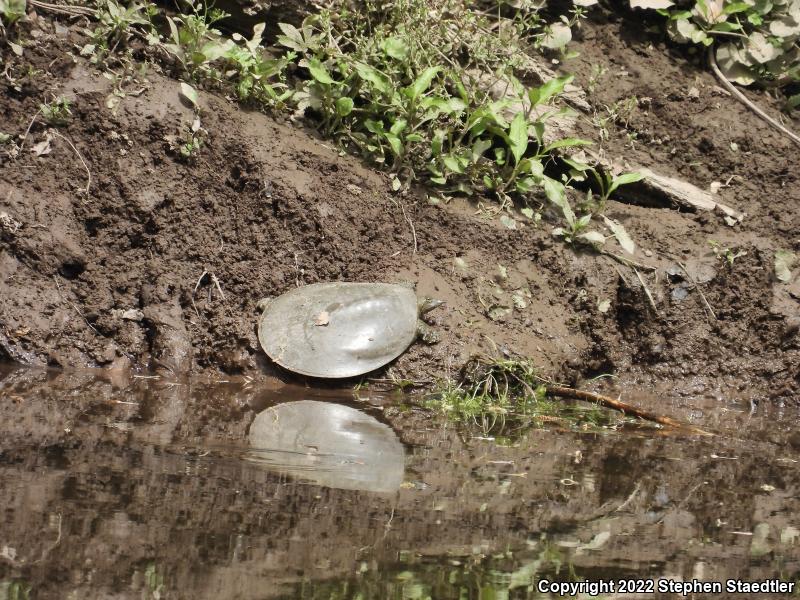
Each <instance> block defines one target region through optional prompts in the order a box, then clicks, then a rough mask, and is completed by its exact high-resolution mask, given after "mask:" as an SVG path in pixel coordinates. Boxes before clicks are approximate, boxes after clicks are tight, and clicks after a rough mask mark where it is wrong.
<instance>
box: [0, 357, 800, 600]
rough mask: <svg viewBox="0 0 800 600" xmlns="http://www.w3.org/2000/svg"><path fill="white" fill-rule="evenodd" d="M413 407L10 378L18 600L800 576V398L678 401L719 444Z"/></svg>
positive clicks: (8, 517) (26, 374)
mask: <svg viewBox="0 0 800 600" xmlns="http://www.w3.org/2000/svg"><path fill="white" fill-rule="evenodd" d="M402 400H403V399H402V398H401V397H398V396H380V395H371V394H369V393H367V392H364V391H362V392H360V395H359V397H358V398H356V397H354V396H353V394H352V393H349V392H335V391H319V390H317V391H315V390H309V389H303V388H283V389H281V390H277V391H275V390H267V389H264V388H263V386H262V385H256V384H255V383H251V384H247V383H246V382H243V381H240V382H213V381H207V380H205V381H192V382H183V383H176V382H169V381H166V380H163V379H143V378H139V379H129V378H126V377H122V376H112V375H110V374H109V373H97V372H81V373H54V372H45V371H30V370H14V371H11V370H5V371H0V411H2V421H0V433H1V434H2V436H0V506H2V516H0V600H5V599H6V598H47V599H49V598H59V599H64V598H67V599H78V598H81V599H83V598H92V599H94V598H98V599H102V598H115V599H128V598H130V599H133V598H136V599H142V598H154V599H155V598H187V599H189V598H191V599H205V598H214V599H234V598H237V599H239V598H241V599H254V600H255V599H266V598H309V599H311V598H313V599H326V600H327V599H332V598H341V599H356V598H362V599H371V598H379V599H383V598H391V599H395V598H397V599H416V598H420V599H422V598H437V599H438V598H443V599H450V598H454V599H455V598H459V599H461V598H476V599H478V598H479V599H496V598H548V597H555V596H553V595H552V594H548V593H542V592H540V591H538V587H539V585H540V583H541V581H543V580H545V579H547V580H551V581H561V582H570V581H572V582H577V581H581V580H585V581H589V582H598V581H601V580H603V581H617V580H620V579H626V580H628V579H644V580H645V582H644V583H640V584H638V586H639V587H640V588H641V589H647V587H648V586H649V585H651V584H649V583H648V582H650V581H652V582H654V583H653V584H652V585H653V587H654V589H656V590H657V589H658V585H659V583H658V581H659V578H661V579H663V580H664V581H669V580H672V581H683V580H689V581H690V580H692V578H696V579H698V580H703V581H709V582H711V581H719V582H722V586H723V589H724V588H725V585H726V582H727V581H728V580H734V579H741V580H746V581H752V580H764V579H773V578H776V579H780V580H782V581H785V582H795V581H797V580H799V579H800V550H798V544H800V510H798V509H799V508H800V506H799V505H800V500H798V498H799V497H800V471H798V462H797V460H798V457H797V450H796V448H797V446H798V445H800V440H798V439H797V436H796V434H794V432H795V423H796V422H797V417H798V414H797V411H796V409H791V410H790V409H779V408H776V407H758V408H756V409H755V411H752V412H751V407H750V406H749V404H745V403H736V402H732V403H728V404H724V405H722V407H720V406H719V405H717V406H713V405H711V404H710V403H708V402H706V403H705V404H702V403H698V404H695V405H694V406H693V408H692V409H691V410H689V409H688V408H686V407H684V409H681V408H680V406H676V405H675V403H672V404H670V405H669V407H668V408H670V409H671V410H672V413H671V414H673V415H675V414H680V415H682V416H683V417H684V418H692V419H693V422H694V423H695V424H697V425H701V426H704V427H707V428H709V429H714V430H715V431H717V432H719V433H720V435H718V436H715V437H696V436H685V435H676V434H674V433H669V432H665V431H663V430H662V431H658V430H655V429H652V428H648V427H637V428H630V427H626V428H623V429H608V430H602V431H597V432H592V433H576V432H569V431H562V430H560V429H549V430H548V429H535V430H531V431H528V432H527V433H525V434H524V435H520V436H518V437H516V438H515V440H514V442H513V443H509V442H508V441H506V442H502V443H501V442H500V441H498V440H491V439H480V438H479V437H475V436H474V435H470V434H469V433H467V432H464V431H459V430H457V429H456V428H455V427H454V426H452V425H450V424H447V423H446V422H443V421H441V420H439V419H437V418H435V417H434V415H432V414H430V413H428V412H423V411H420V410H412V409H410V408H408V407H407V406H404V405H402V404H400V402H402ZM652 401H653V402H657V399H655V398H653V399H652ZM320 403H324V404H320ZM681 403H682V404H685V405H690V404H691V403H690V402H688V401H686V402H683V401H682V402H679V403H678V404H681ZM648 408H651V409H652V408H653V406H648ZM676 411H677V413H676ZM306 414H308V415H309V416H308V417H306ZM258 415H261V416H260V417H259V416H258ZM257 419H259V420H257ZM793 435H794V437H793ZM661 585H666V584H665V583H662V584H661ZM726 595H729V594H725V593H723V594H712V595H703V594H700V595H696V596H694V597H724V596H726ZM784 596H785V595H780V594H778V595H769V596H763V597H772V598H776V597H784ZM583 597H589V596H586V595H584V596H583ZM600 597H605V598H636V597H643V598H644V597H653V595H652V594H648V593H645V594H620V593H619V587H617V591H615V592H608V593H603V594H601V595H600ZM656 597H665V598H666V597H681V596H679V595H676V594H668V593H665V594H657V595H656ZM739 597H761V596H759V595H758V594H745V595H744V596H739Z"/></svg>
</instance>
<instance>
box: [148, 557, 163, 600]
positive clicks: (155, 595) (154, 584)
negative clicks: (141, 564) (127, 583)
mask: <svg viewBox="0 0 800 600" xmlns="http://www.w3.org/2000/svg"><path fill="white" fill-rule="evenodd" d="M144 585H145V598H146V599H147V600H150V599H151V598H152V600H160V599H161V598H162V593H163V591H164V574H163V573H160V572H159V568H158V565H156V563H154V562H151V563H150V564H148V565H147V568H146V569H145V570H144Z"/></svg>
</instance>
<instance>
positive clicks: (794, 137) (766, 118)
mask: <svg viewBox="0 0 800 600" xmlns="http://www.w3.org/2000/svg"><path fill="white" fill-rule="evenodd" d="M708 64H710V65H711V70H712V71H714V75H716V76H717V79H719V82H720V83H721V84H722V85H723V86H725V89H726V90H728V91H729V92H730V93H731V94H733V96H734V98H736V99H737V100H738V101H739V102H741V103H742V104H744V105H745V106H746V107H747V108H749V109H750V110H752V111H753V112H754V113H755V114H757V115H758V116H759V117H761V118H762V119H763V120H764V121H766V122H767V123H769V124H770V125H772V126H773V127H774V128H775V129H777V130H778V131H780V132H781V133H783V134H784V135H785V136H786V137H788V138H789V139H790V140H792V141H793V142H794V143H795V144H797V145H798V146H800V136H798V135H797V134H796V133H794V132H792V131H791V130H789V129H787V128H786V127H784V126H783V125H781V124H780V123H778V121H776V120H775V119H773V118H772V117H770V116H769V115H768V114H767V113H765V112H764V111H763V110H761V109H760V108H759V107H758V106H756V105H755V104H753V103H752V102H751V101H750V100H748V98H747V96H745V95H744V94H743V93H742V92H740V91H739V90H738V89H736V87H735V86H734V85H733V84H732V83H731V82H730V81H728V79H727V78H726V77H725V75H723V74H722V71H720V70H719V65H717V59H716V57H715V56H714V46H711V47H710V48H709V49H708Z"/></svg>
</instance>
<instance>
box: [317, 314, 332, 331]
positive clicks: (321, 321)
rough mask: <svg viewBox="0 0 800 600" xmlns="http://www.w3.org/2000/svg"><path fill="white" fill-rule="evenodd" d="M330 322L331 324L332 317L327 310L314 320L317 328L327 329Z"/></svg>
mask: <svg viewBox="0 0 800 600" xmlns="http://www.w3.org/2000/svg"><path fill="white" fill-rule="evenodd" d="M330 322H331V316H330V314H329V313H328V311H327V310H323V311H322V312H321V313H319V314H318V315H317V316H316V318H315V319H314V325H316V326H317V327H325V326H326V325H327V324H328V323H330Z"/></svg>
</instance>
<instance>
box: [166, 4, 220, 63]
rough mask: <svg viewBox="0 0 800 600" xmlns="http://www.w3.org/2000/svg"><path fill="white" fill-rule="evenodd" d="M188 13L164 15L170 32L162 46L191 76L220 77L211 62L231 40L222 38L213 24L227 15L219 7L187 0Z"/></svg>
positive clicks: (217, 57) (218, 56) (218, 57)
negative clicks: (210, 6)
mask: <svg viewBox="0 0 800 600" xmlns="http://www.w3.org/2000/svg"><path fill="white" fill-rule="evenodd" d="M189 8H190V9H191V11H192V12H191V13H189V14H177V15H175V16H172V17H167V23H168V24H169V31H170V35H169V38H168V40H167V42H166V43H163V44H162V47H163V48H164V49H165V50H166V51H167V52H169V53H170V54H171V55H172V56H174V57H175V58H176V59H177V61H178V62H179V64H180V65H181V68H182V70H183V72H184V73H186V74H188V75H189V76H190V77H192V78H194V79H201V78H210V79H220V73H219V71H218V70H217V69H216V68H214V67H213V66H212V63H213V62H214V61H216V60H218V59H220V58H222V57H223V56H225V53H226V52H227V51H228V50H230V49H231V48H232V47H233V45H234V43H233V41H232V40H229V39H225V38H223V37H222V34H221V33H220V32H219V30H217V29H215V28H214V25H215V24H216V23H217V22H219V21H220V20H222V19H224V18H225V17H226V16H228V15H227V14H226V13H224V12H223V11H221V10H218V9H215V8H209V7H208V6H207V5H204V4H200V3H195V2H191V3H190V4H189Z"/></svg>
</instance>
